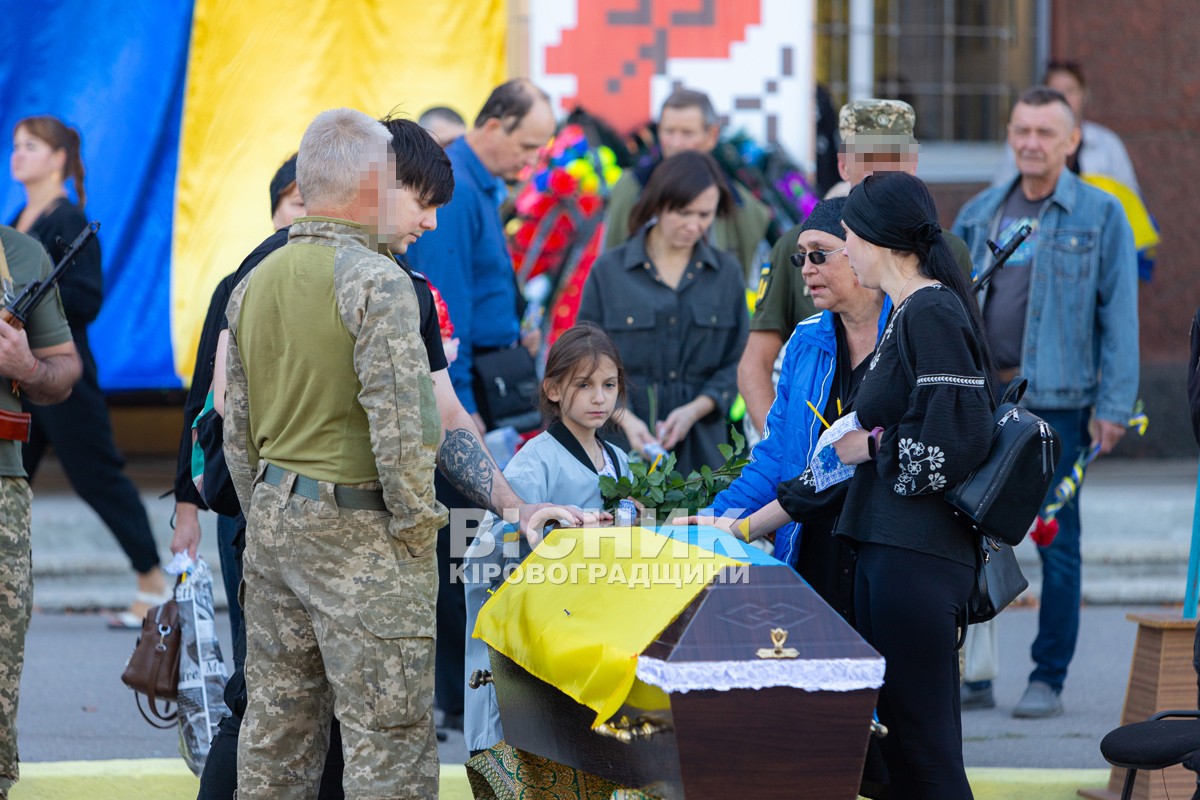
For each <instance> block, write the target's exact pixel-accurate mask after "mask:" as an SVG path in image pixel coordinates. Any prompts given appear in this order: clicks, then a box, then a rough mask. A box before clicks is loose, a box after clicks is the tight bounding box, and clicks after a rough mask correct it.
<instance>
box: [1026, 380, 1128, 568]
mask: <svg viewBox="0 0 1200 800" xmlns="http://www.w3.org/2000/svg"><path fill="white" fill-rule="evenodd" d="M1143 405H1144V404H1143V403H1142V401H1141V400H1138V401H1137V405H1135V406H1134V407H1133V416H1131V417H1130V418H1129V422H1128V423H1127V424H1128V425H1129V427H1131V428H1133V429H1134V430H1136V431H1137V432H1138V436H1145V435H1146V426H1148V425H1149V424H1150V418H1149V417H1148V416H1146V414H1145V412H1144V411H1142V408H1143ZM1099 455H1100V443H1099V442H1096V443H1095V444H1093V445H1092V446H1091V447H1090V448H1088V451H1087V452H1086V453H1084V454H1082V455H1081V456H1079V458H1077V459H1076V460H1075V463H1074V464H1073V465H1071V471H1070V472H1069V473H1068V474H1067V475H1066V476H1064V477H1063V479H1062V480H1061V481H1059V482H1058V485H1057V486H1055V487H1054V499H1053V500H1051V501H1050V502H1049V503H1047V504H1046V505H1045V506H1043V507H1042V510H1041V512H1039V513H1038V516H1037V520H1036V521H1035V522H1034V525H1033V531H1032V532H1030V534H1029V537H1030V538H1031V539H1033V541H1034V542H1035V543H1036V544H1037V545H1038V546H1039V547H1049V546H1050V543H1051V542H1053V541H1054V537H1055V536H1057V535H1058V519H1057V515H1058V512H1059V511H1060V510H1062V507H1063V506H1065V505H1066V504H1067V503H1069V502H1071V500H1073V499H1074V498H1075V495H1077V494H1079V487H1080V486H1082V485H1083V478H1084V474H1085V473H1086V472H1087V468H1088V465H1089V464H1091V463H1092V462H1093V461H1095V460H1096V458H1097V456H1099Z"/></svg>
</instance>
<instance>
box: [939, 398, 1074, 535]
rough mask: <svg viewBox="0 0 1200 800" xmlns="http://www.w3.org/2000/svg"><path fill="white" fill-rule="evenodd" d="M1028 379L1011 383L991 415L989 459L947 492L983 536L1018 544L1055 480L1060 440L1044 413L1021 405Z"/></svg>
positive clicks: (951, 502)
mask: <svg viewBox="0 0 1200 800" xmlns="http://www.w3.org/2000/svg"><path fill="white" fill-rule="evenodd" d="M1028 385H1029V382H1028V381H1026V380H1025V379H1024V378H1022V377H1020V376H1018V377H1016V378H1014V379H1013V380H1012V382H1011V383H1009V385H1008V388H1007V389H1006V390H1005V392H1004V397H1003V398H1002V399H1001V401H1000V405H999V406H998V407H997V408H996V411H995V413H994V414H993V417H992V418H993V420H994V422H995V429H994V430H993V431H992V445H991V449H989V450H988V455H987V458H985V459H984V460H983V463H982V464H980V465H979V466H978V467H976V468H975V469H974V470H973V471H972V472H971V473H970V474H969V475H967V477H965V478H963V479H962V480H961V481H960V482H959V483H958V484H956V485H955V486H952V487H951V488H949V489H948V490H946V502H947V503H949V504H950V505H952V506H954V508H955V509H956V512H955V513H958V514H962V515H963V516H965V517H966V518H967V519H969V520H970V521H971V527H972V528H974V529H975V530H976V531H978V532H979V533H980V534H982V535H983V536H985V537H991V538H993V539H998V540H999V541H1001V542H1003V543H1005V544H1007V545H1012V546H1016V545H1018V544H1020V543H1021V541H1022V540H1023V539H1024V538H1025V534H1027V533H1028V532H1029V527H1030V525H1032V524H1033V520H1034V518H1035V517H1037V514H1038V511H1039V510H1040V509H1041V507H1042V502H1043V501H1044V500H1045V498H1046V491H1047V490H1048V489H1049V488H1050V483H1051V482H1052V481H1053V480H1054V471H1055V469H1056V468H1057V467H1058V458H1059V455H1060V454H1061V453H1062V444H1061V443H1060V442H1059V439H1058V434H1057V433H1055V432H1054V429H1053V428H1051V427H1050V425H1049V423H1047V422H1046V421H1045V420H1044V419H1042V418H1041V417H1039V416H1037V415H1035V414H1033V413H1032V412H1030V411H1029V410H1028V409H1024V408H1021V407H1020V406H1018V405H1017V404H1018V403H1019V402H1020V401H1021V397H1022V396H1023V395H1024V394H1025V387H1026V386H1028Z"/></svg>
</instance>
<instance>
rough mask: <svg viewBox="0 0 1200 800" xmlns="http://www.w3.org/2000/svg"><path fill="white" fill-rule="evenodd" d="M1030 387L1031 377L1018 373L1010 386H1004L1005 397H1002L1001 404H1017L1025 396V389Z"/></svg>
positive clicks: (1009, 383) (1010, 382)
mask: <svg viewBox="0 0 1200 800" xmlns="http://www.w3.org/2000/svg"><path fill="white" fill-rule="evenodd" d="M1028 388H1029V379H1028V378H1026V377H1025V376H1024V375H1016V376H1014V377H1013V379H1012V380H1011V381H1009V382H1008V386H1006V387H1005V388H1004V397H1002V398H1001V399H1000V405H1004V404H1005V403H1012V404H1013V405H1016V404H1017V403H1020V402H1021V398H1022V397H1024V396H1025V390H1026V389H1028Z"/></svg>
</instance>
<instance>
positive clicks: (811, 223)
mask: <svg viewBox="0 0 1200 800" xmlns="http://www.w3.org/2000/svg"><path fill="white" fill-rule="evenodd" d="M845 205H846V198H844V197H833V198H830V199H829V200H822V201H821V202H819V203H817V205H816V207H815V208H813V210H812V213H811V214H809V215H808V219H806V220H804V224H803V225H801V226H800V232H801V233H804V232H805V231H822V232H823V233H828V234H829V235H830V236H832V237H834V238H836V239H845V238H846V231H845V229H843V228H842V207H843V206H845Z"/></svg>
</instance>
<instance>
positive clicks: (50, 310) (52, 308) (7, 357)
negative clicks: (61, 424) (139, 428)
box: [0, 225, 81, 798]
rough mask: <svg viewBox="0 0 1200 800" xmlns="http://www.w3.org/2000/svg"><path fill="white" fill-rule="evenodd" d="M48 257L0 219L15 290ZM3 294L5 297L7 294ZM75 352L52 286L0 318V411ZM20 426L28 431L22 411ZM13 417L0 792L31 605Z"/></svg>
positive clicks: (7, 484) (2, 556)
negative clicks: (22, 316)
mask: <svg viewBox="0 0 1200 800" xmlns="http://www.w3.org/2000/svg"><path fill="white" fill-rule="evenodd" d="M51 268H52V265H51V263H50V257H49V256H48V255H46V251H45V250H43V249H42V246H41V245H40V244H39V243H38V242H37V240H36V239H32V238H30V237H28V236H26V235H25V234H23V233H18V232H17V231H15V230H13V229H12V228H10V227H8V226H7V225H0V278H3V279H4V281H5V283H6V284H7V286H6V291H7V290H12V291H15V292H20V291H21V290H22V289H23V288H24V286H25V284H27V283H29V282H30V281H32V280H35V279H40V278H45V277H46V276H47V275H48V274H49V273H50V270H51ZM8 299H11V298H8ZM80 370H81V366H80V361H79V354H78V353H77V352H76V351H75V344H74V342H73V341H72V339H71V330H70V328H68V327H67V318H66V316H65V315H64V314H63V309H62V303H61V302H60V301H59V299H58V291H57V289H56V290H54V291H53V292H52V293H51V296H50V297H47V298H46V299H45V300H44V301H43V302H42V303H41V304H40V305H39V306H38V307H37V308H36V309H35V310H34V312H33V313H32V314H31V315H30V317H29V321H28V323H27V325H26V327H25V330H23V331H18V330H16V329H15V328H13V327H11V326H10V325H8V324H7V323H5V322H0V376H3V377H2V379H0V411H4V412H10V413H12V414H21V401H20V399H19V398H18V395H17V392H18V391H19V392H20V393H21V394H23V395H24V396H25V398H27V399H28V400H30V401H32V402H34V403H41V404H48V403H61V402H62V401H63V400H66V399H67V397H68V396H69V395H70V394H71V387H72V386H73V385H74V384H75V381H77V380H78V379H79V375H80ZM22 416H23V417H24V418H25V431H26V436H27V435H28V433H27V432H28V415H27V414H24V415H22ZM15 436H19V425H18V426H17V427H16V428H14V427H13V425H12V424H11V423H10V422H9V421H8V420H0V798H7V797H8V790H9V789H10V788H12V785H13V784H14V783H16V782H17V779H18V777H20V774H19V769H18V766H17V763H18V757H17V692H18V689H19V688H20V684H21V667H22V665H23V664H24V662H25V632H26V631H27V630H28V629H29V613H30V610H31V608H32V605H33V576H32V573H31V570H30V563H29V507H30V502H31V501H32V499H33V495H32V493H31V492H30V491H29V483H28V481H27V480H26V476H25V468H24V467H23V466H22V464H21V441H20V439H17V438H14V437H15Z"/></svg>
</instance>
